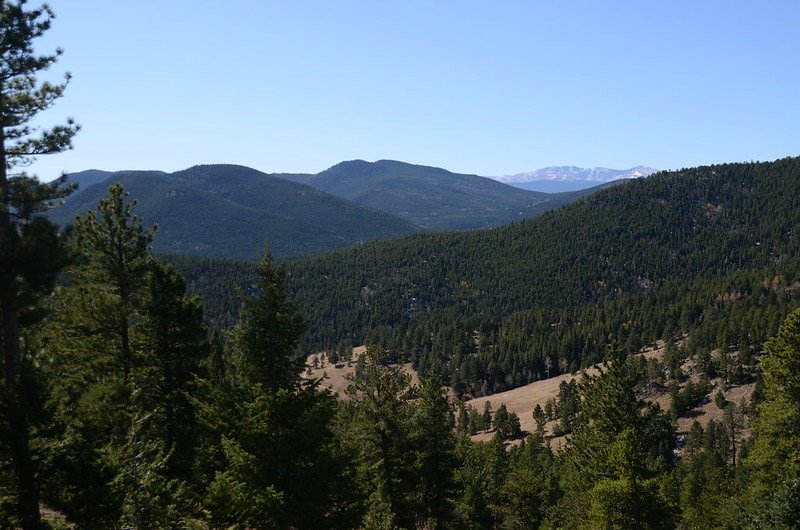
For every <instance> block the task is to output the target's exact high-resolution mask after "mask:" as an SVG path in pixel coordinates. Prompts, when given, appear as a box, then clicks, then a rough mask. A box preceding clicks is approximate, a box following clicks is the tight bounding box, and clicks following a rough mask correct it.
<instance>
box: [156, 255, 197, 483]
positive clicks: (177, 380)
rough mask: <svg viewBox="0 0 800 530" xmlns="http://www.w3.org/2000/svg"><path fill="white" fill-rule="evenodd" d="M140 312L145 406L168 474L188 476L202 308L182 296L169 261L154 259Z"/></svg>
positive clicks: (180, 280) (181, 286) (181, 285)
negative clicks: (153, 422) (151, 415)
mask: <svg viewBox="0 0 800 530" xmlns="http://www.w3.org/2000/svg"><path fill="white" fill-rule="evenodd" d="M142 315H143V318H144V320H143V322H142V329H141V333H142V336H143V340H144V342H145V344H144V348H143V349H144V351H143V357H144V359H143V363H144V365H145V366H146V367H147V368H148V371H149V374H147V377H146V379H145V381H146V384H147V390H148V391H149V393H150V394H151V395H150V396H148V409H150V410H152V411H153V413H154V414H155V416H156V420H157V421H156V423H157V434H156V437H157V438H158V439H159V440H160V442H161V443H162V444H163V447H164V450H165V452H166V454H167V458H166V461H165V466H164V469H165V472H166V474H167V475H168V476H169V477H170V478H172V479H177V478H183V479H188V478H189V477H190V472H191V466H192V463H193V459H194V450H195V444H194V441H195V434H196V433H195V410H194V406H193V404H192V400H191V393H192V391H193V388H192V386H193V381H194V378H195V376H196V374H197V373H198V371H199V360H200V359H201V358H202V357H203V356H204V353H205V351H206V347H205V337H206V329H205V326H204V325H203V310H202V308H201V307H200V301H199V300H198V299H197V298H188V297H186V284H185V282H184V280H183V278H182V277H181V276H180V274H178V273H177V271H176V270H175V269H174V268H173V267H172V266H170V265H162V264H160V263H154V264H153V266H152V267H151V271H150V274H149V275H148V278H147V284H146V293H145V301H144V304H143V308H142Z"/></svg>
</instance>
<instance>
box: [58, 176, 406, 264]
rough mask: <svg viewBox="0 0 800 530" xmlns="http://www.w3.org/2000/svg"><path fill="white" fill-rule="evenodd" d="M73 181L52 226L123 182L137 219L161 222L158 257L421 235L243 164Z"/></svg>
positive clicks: (256, 252) (289, 251)
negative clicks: (134, 203) (74, 188)
mask: <svg viewBox="0 0 800 530" xmlns="http://www.w3.org/2000/svg"><path fill="white" fill-rule="evenodd" d="M102 177H105V178H102ZM69 178H70V180H72V181H73V182H76V183H77V184H78V185H79V190H78V191H77V192H76V193H73V194H72V195H71V196H70V197H68V198H67V201H66V203H65V204H64V205H63V206H61V207H59V208H57V209H55V210H53V211H52V212H51V217H52V219H53V220H54V221H56V222H58V223H61V224H66V223H68V222H70V221H71V220H72V219H73V218H74V217H75V216H76V215H81V214H83V213H85V212H86V211H88V210H90V209H95V208H96V205H97V203H98V201H100V200H101V199H102V198H104V197H105V196H106V193H107V189H108V187H109V185H110V184H112V183H114V182H120V183H121V184H122V185H123V186H124V187H125V189H126V190H127V191H128V192H129V193H130V197H131V198H132V199H136V200H137V201H138V206H137V209H136V211H137V214H138V215H140V216H141V217H142V218H143V219H144V221H145V222H146V223H147V224H148V225H149V224H158V236H157V237H156V239H155V241H154V243H153V249H154V250H155V251H156V252H159V253H174V254H186V255H195V256H204V257H216V258H230V259H242V260H251V261H252V260H256V259H258V257H259V256H261V255H262V254H263V252H264V248H265V245H266V244H267V242H268V243H269V246H270V250H271V252H272V253H273V255H274V256H276V257H287V256H296V255H302V254H313V253H316V252H323V251H326V250H332V249H335V248H341V247H344V246H349V245H353V244H357V243H363V242H365V241H372V240H375V239H386V238H391V237H396V236H399V235H403V234H409V233H414V232H417V231H419V230H420V229H419V228H418V227H416V226H415V225H413V224H412V223H410V222H408V221H405V220H403V219H400V218H399V217H396V216H394V215H391V214H388V213H385V212H380V211H377V210H372V209H369V208H365V207H363V206H360V205H358V204H355V203H353V202H350V201H346V200H344V199H340V198H339V197H335V196H333V195H330V194H327V193H323V192H321V191H319V190H317V189H314V188H312V187H310V186H305V185H302V184H298V183H295V182H290V181H288V180H285V179H281V178H277V177H273V176H271V175H267V174H265V173H261V172H259V171H256V170H254V169H250V168H246V167H243V166H235V165H207V166H195V167H192V168H189V169H186V170H183V171H177V172H175V173H164V172H160V171H121V172H114V173H104V172H99V171H96V170H91V171H88V172H82V173H75V174H72V175H70V177H69Z"/></svg>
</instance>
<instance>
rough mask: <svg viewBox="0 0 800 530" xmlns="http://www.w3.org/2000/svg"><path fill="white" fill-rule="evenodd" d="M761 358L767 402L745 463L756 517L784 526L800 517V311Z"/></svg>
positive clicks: (765, 399) (757, 422)
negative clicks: (749, 477) (799, 499)
mask: <svg viewBox="0 0 800 530" xmlns="http://www.w3.org/2000/svg"><path fill="white" fill-rule="evenodd" d="M766 347H767V355H765V356H764V357H763V359H762V368H763V377H764V401H763V402H762V403H761V405H760V406H759V409H758V410H759V414H758V417H757V419H756V420H755V421H754V423H753V433H754V434H755V442H754V444H753V447H752V450H751V452H750V455H749V456H748V458H747V459H746V461H745V467H746V468H747V469H749V470H750V473H751V475H750V476H751V483H750V487H749V498H750V499H751V500H752V504H753V505H754V509H753V511H754V512H755V515H754V517H757V518H758V519H759V520H760V521H761V523H760V524H762V525H764V526H782V525H784V524H787V523H789V522H790V521H794V522H795V523H796V522H797V520H798V516H800V502H798V501H797V499H798V497H800V486H799V484H800V480H799V479H800V429H798V426H800V309H798V310H796V311H794V312H793V313H791V314H790V315H789V316H788V317H787V318H786V320H785V321H784V323H783V324H782V325H781V327H780V330H779V331H778V334H777V336H775V337H773V338H772V339H770V340H769V341H768V342H767V344H766Z"/></svg>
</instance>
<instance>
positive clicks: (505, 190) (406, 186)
mask: <svg viewBox="0 0 800 530" xmlns="http://www.w3.org/2000/svg"><path fill="white" fill-rule="evenodd" d="M280 176H281V177H283V178H287V179H291V180H295V181H297V182H303V183H305V184H309V185H311V186H314V187H315V188H318V189H320V190H322V191H325V192H328V193H331V194H333V195H337V196H339V197H343V198H345V199H348V200H351V201H354V202H357V203H358V204H362V205H364V206H368V207H370V208H375V209H378V210H383V211H385V212H390V213H393V214H395V215H398V216H400V217H402V218H404V219H407V220H409V221H411V222H413V223H415V224H418V225H420V226H423V227H424V228H426V229H428V230H470V229H478V228H487V227H491V226H498V225H502V224H506V223H510V222H513V221H522V220H524V219H530V218H532V217H536V216H537V215H540V214H541V213H542V212H545V211H548V210H552V209H554V208H558V207H559V206H563V205H564V204H568V203H570V202H573V201H575V200H577V199H578V198H579V197H581V196H583V195H584V194H585V193H583V194H581V193H579V194H575V193H557V194H548V193H539V192H533V191H527V190H522V189H519V188H515V187H513V186H509V185H506V184H502V183H500V182H497V181H495V180H492V179H490V178H486V177H479V176H477V175H463V174H458V173H451V172H450V171H447V170H444V169H440V168H435V167H428V166H420V165H414V164H407V163H405V162H398V161H394V160H378V161H377V162H365V161H363V160H352V161H348V162H341V163H339V164H336V165H335V166H333V167H331V168H329V169H327V170H325V171H323V172H321V173H318V174H316V175H280Z"/></svg>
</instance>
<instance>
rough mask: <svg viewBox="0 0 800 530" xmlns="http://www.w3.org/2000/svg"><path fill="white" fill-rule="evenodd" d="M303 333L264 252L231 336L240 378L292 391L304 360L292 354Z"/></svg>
mask: <svg viewBox="0 0 800 530" xmlns="http://www.w3.org/2000/svg"><path fill="white" fill-rule="evenodd" d="M302 331H303V324H302V321H301V320H300V318H299V317H298V315H297V313H296V311H295V309H294V307H293V306H292V305H291V304H290V303H289V301H288V299H287V297H286V292H285V290H284V285H283V281H282V278H281V272H280V270H279V269H278V268H277V267H276V266H275V265H274V264H273V262H272V259H271V258H270V256H269V251H267V253H266V255H265V257H264V258H262V260H261V262H260V264H259V267H258V280H257V281H256V283H255V285H253V288H252V290H251V292H250V293H247V294H245V301H244V305H243V307H242V312H241V315H240V319H239V323H238V324H237V326H236V328H235V329H234V331H233V333H232V335H231V342H232V346H233V347H234V349H235V350H236V351H237V352H238V356H239V361H240V363H241V369H242V370H243V371H244V372H243V374H242V375H243V376H244V377H246V378H247V380H248V381H250V382H251V383H253V384H260V385H262V386H263V387H264V389H268V390H278V389H281V388H283V389H293V388H295V387H296V385H297V376H298V374H299V373H300V370H301V368H302V366H303V360H302V359H300V358H299V357H297V356H295V355H294V351H295V347H296V346H297V341H298V340H299V338H300V334H301V333H302Z"/></svg>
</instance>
